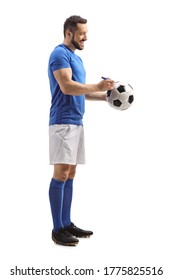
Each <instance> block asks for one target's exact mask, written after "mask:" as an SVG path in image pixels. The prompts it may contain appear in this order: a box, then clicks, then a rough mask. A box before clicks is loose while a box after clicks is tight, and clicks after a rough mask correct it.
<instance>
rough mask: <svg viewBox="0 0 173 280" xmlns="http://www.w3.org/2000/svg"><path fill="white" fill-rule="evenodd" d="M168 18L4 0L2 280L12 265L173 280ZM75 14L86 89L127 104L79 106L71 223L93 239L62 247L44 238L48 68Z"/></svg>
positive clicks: (104, 6) (134, 10)
mask: <svg viewBox="0 0 173 280" xmlns="http://www.w3.org/2000/svg"><path fill="white" fill-rule="evenodd" d="M171 9H172V8H171V1H169V0H164V1H161V0H157V1H156V0H155V1H154V0H145V1H144V0H142V1H137V0H131V1H130V0H117V1H113V0H107V1H92V2H90V3H88V1H79V0H73V1H70V0H67V1H58V0H56V1H55V0H49V1H48V0H47V1H46V0H42V1H41V0H30V1H22V0H21V1H20V0H16V1H10V0H4V1H1V7H0V21H1V22H0V26H1V35H0V36H1V45H0V48H1V51H0V62H1V63H0V67H1V70H0V71H1V83H0V94H1V102H0V114H1V115H0V121H1V138H0V140H1V145H0V161H1V176H0V177H1V183H0V184H1V187H0V214H1V238H0V240H1V243H2V244H1V250H0V251H1V255H2V258H3V265H1V267H2V270H1V274H2V275H3V276H4V277H5V278H4V279H13V276H10V269H12V268H14V266H16V265H17V266H18V267H19V268H27V267H32V266H33V267H35V268H49V267H51V266H52V267H54V268H63V267H64V266H65V265H67V266H68V267H70V268H72V269H73V268H93V269H95V270H96V271H97V270H98V269H100V273H96V274H95V276H93V277H91V276H90V277H89V276H78V279H89V278H91V279H93V278H94V279H104V277H105V278H107V279H114V278H116V277H117V279H132V278H133V277H132V276H131V277H130V276H119V277H118V276H116V275H112V276H104V275H103V268H104V267H105V266H133V267H134V266H151V267H154V266H155V267H157V268H159V267H163V270H164V275H163V276H150V277H147V276H136V277H137V278H138V279H156V278H157V279H162V280H170V279H172V277H173V272H172V271H171V269H172V267H171V266H172V252H173V243H172V236H173V230H172V213H173V205H172V192H171V188H172V185H173V179H172V163H173V148H172V143H173V137H172V119H173V113H172V112H173V111H172V104H173V103H172V102H173V98H172V94H173V93H172V65H173V55H172V49H173V43H172V39H171V37H172V25H173V18H172V11H171ZM73 14H77V15H81V16H82V17H84V18H87V19H88V29H89V33H88V41H87V42H86V44H85V50H83V51H82V52H77V53H78V54H79V55H80V56H81V57H82V59H83V61H84V64H85V68H86V71H87V82H88V83H97V82H99V81H100V77H101V76H108V77H111V78H113V79H115V80H123V81H127V82H129V83H130V84H131V85H132V86H133V88H134V90H135V102H134V104H133V106H132V107H131V108H129V110H127V111H123V112H120V111H115V110H113V109H112V108H110V107H109V106H108V105H107V104H106V103H104V102H100V103H99V102H87V104H86V114H85V117H84V124H85V134H86V153H87V164H86V165H85V166H79V167H78V172H77V175H76V179H75V182H74V198H73V208H72V217H73V221H74V222H75V223H76V224H77V225H78V226H80V227H84V228H88V229H91V230H93V231H94V235H93V237H92V238H90V239H82V240H80V243H79V244H78V246H77V247H75V248H69V247H67V248H66V247H63V246H56V245H55V244H54V243H53V242H52V240H51V237H50V236H51V230H52V220H51V214H50V207H49V200H48V188H49V182H50V179H51V177H52V167H51V166H49V161H48V117H49V107H50V90H49V84H48V77H47V63H48V58H49V55H50V52H51V51H52V49H53V48H54V47H55V46H56V45H57V44H59V43H61V42H62V41H63V23H64V21H65V19H66V18H67V17H69V16H71V15H73ZM23 277H24V276H23ZM40 277H41V276H37V277H36V278H38V279H58V278H57V276H56V277H55V276H52V277H50V276H49V277H47V276H42V277H41V278H40ZM101 277H102V278H101ZM136 277H135V278H136ZM32 278H33V277H32ZM65 278H66V279H73V278H74V277H73V276H71V277H70V276H67V277H65ZM16 279H17V278H16ZM18 279H20V278H19V277H18ZM22 279H31V276H30V277H29V276H28V277H27V276H25V278H22ZM34 279H35V278H34ZM75 279H76V277H75Z"/></svg>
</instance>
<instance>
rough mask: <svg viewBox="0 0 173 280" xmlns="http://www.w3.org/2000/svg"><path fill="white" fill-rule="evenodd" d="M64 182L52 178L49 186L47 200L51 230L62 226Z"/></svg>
mask: <svg viewBox="0 0 173 280" xmlns="http://www.w3.org/2000/svg"><path fill="white" fill-rule="evenodd" d="M64 185H65V183H64V182H61V181H59V180H55V179H54V178H52V180H51V182H50V188H49V200H50V206H51V212H52V219H53V226H54V228H53V230H54V231H58V230H59V229H60V228H61V227H63V222H62V207H63V197H64Z"/></svg>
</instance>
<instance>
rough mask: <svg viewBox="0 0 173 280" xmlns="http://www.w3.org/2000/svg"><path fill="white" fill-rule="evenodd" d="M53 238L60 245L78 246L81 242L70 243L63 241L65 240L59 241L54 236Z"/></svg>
mask: <svg viewBox="0 0 173 280" xmlns="http://www.w3.org/2000/svg"><path fill="white" fill-rule="evenodd" d="M52 240H53V241H54V242H55V243H56V244H58V245H63V246H76V245H77V244H78V243H79V242H69V243H63V242H60V241H57V240H56V239H54V238H53V237H52Z"/></svg>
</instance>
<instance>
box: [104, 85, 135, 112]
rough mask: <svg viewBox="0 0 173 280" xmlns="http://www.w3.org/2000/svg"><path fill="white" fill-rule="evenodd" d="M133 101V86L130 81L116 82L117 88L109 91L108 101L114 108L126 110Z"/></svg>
mask: <svg viewBox="0 0 173 280" xmlns="http://www.w3.org/2000/svg"><path fill="white" fill-rule="evenodd" d="M133 101H134V92H133V88H132V86H131V85H129V84H128V83H123V82H116V83H115V88H113V89H112V90H108V91H107V102H108V104H109V105H110V106H111V107H112V108H114V109H117V110H126V109H128V108H129V107H130V106H131V105H132V103H133Z"/></svg>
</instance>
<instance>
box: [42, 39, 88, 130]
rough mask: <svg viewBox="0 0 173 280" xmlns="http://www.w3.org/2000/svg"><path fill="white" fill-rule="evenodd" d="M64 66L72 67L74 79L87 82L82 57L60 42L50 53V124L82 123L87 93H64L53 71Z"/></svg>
mask: <svg viewBox="0 0 173 280" xmlns="http://www.w3.org/2000/svg"><path fill="white" fill-rule="evenodd" d="M62 68H71V69H72V80H73V81H76V82H79V83H82V84H84V83H85V77H86V72H85V69H84V66H83V62H82V60H81V58H80V57H79V56H78V55H76V54H75V53H74V52H73V51H71V50H70V49H69V48H67V47H66V46H65V45H64V44H60V45H58V46H57V47H55V49H54V50H53V52H52V53H51V55H50V58H49V65H48V76H49V82H50V91H51V95H52V100H51V108H50V118H49V125H53V124H75V125H82V119H83V114H84V111H85V95H79V96H77V95H68V94H64V93H63V92H62V91H61V89H60V87H59V84H58V83H57V81H56V79H55V77H54V75H53V71H55V70H59V69H62Z"/></svg>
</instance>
